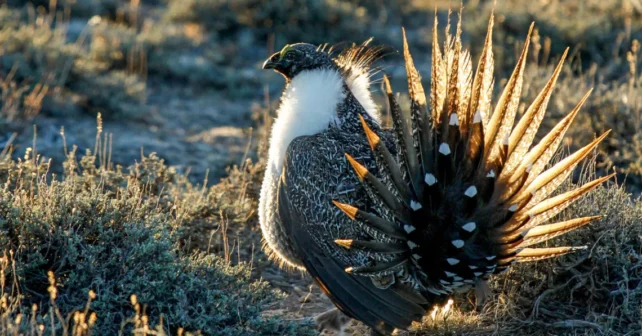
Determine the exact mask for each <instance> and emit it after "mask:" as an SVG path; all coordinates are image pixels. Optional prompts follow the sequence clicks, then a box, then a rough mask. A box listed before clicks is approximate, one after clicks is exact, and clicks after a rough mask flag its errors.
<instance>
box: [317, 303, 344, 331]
mask: <svg viewBox="0 0 642 336" xmlns="http://www.w3.org/2000/svg"><path fill="white" fill-rule="evenodd" d="M350 320H351V319H350V318H349V317H348V316H346V315H345V314H344V313H342V312H341V311H340V310H339V309H337V308H334V309H330V310H328V311H327V312H325V313H321V314H319V315H317V316H316V317H315V318H314V321H315V322H316V323H317V329H318V330H319V331H324V330H325V331H332V332H334V333H336V334H337V335H343V330H344V329H345V327H347V326H348V324H350Z"/></svg>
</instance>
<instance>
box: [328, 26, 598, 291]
mask: <svg viewBox="0 0 642 336" xmlns="http://www.w3.org/2000/svg"><path fill="white" fill-rule="evenodd" d="M492 25H493V17H491V19H490V22H489V26H488V36H487V38H486V41H485V46H484V50H483V52H482V57H481V58H480V61H479V64H478V69H477V72H476V74H475V76H474V78H473V76H472V69H471V67H470V57H469V55H468V53H467V52H466V51H463V50H462V49H461V41H460V36H461V20H460V23H459V24H458V25H457V33H456V35H455V36H454V37H453V36H450V35H447V42H446V45H445V48H444V53H443V54H442V53H441V51H440V49H439V47H438V42H437V41H436V37H437V34H436V33H435V34H434V38H435V40H434V41H433V62H432V65H433V70H432V74H433V78H432V84H431V94H430V97H431V99H432V102H431V104H430V106H431V108H432V109H433V110H432V111H430V112H428V111H427V110H426V106H427V104H426V102H425V95H424V92H423V87H422V85H421V82H420V75H419V73H418V72H417V70H416V69H415V67H414V63H413V60H412V57H411V55H410V51H409V47H408V44H407V42H406V40H405V34H404V58H405V60H406V70H407V77H408V91H409V95H410V99H411V107H410V113H407V112H404V111H402V110H401V109H400V108H399V105H398V104H397V102H396V100H395V96H394V94H393V93H392V89H391V88H390V83H389V81H388V80H387V78H385V77H384V83H385V85H386V94H387V96H388V100H389V103H390V106H391V112H392V118H393V127H394V130H393V133H394V134H395V135H396V137H395V139H396V142H395V151H396V152H398V153H399V154H398V157H397V161H395V160H393V159H392V158H391V155H390V154H389V153H390V149H389V148H388V147H386V144H385V143H382V142H381V141H379V134H382V133H381V132H383V131H379V132H377V131H374V130H372V129H371V128H370V127H369V125H368V124H367V123H366V122H363V121H362V128H363V130H364V134H365V135H366V138H367V139H368V140H369V144H370V147H371V149H372V151H373V152H374V154H375V155H374V157H375V161H376V164H375V166H376V167H375V169H374V170H373V169H372V168H367V167H366V166H365V165H364V164H363V162H364V161H363V160H358V159H356V158H355V157H354V155H352V153H350V152H349V151H348V152H347V154H346V156H347V159H348V162H349V163H350V165H351V166H352V168H353V170H354V171H355V173H356V175H357V176H358V177H359V180H360V181H361V183H362V186H363V188H364V189H365V190H367V191H368V192H367V193H366V194H367V195H368V196H369V197H370V198H371V200H372V201H373V202H374V203H375V204H379V205H380V206H379V207H378V208H377V211H378V213H376V214H373V213H368V216H367V218H366V217H365V216H363V215H361V216H357V215H355V214H361V213H362V212H361V210H360V209H359V208H358V207H355V206H352V205H351V204H349V203H348V204H346V203H339V202H337V203H335V204H336V205H337V206H338V208H339V209H340V210H342V211H343V212H345V213H346V215H347V216H348V217H349V218H351V219H353V220H355V221H357V222H362V223H364V224H366V225H369V224H368V223H375V222H376V223H377V225H379V226H383V229H380V230H379V231H380V232H384V235H385V232H393V233H394V236H393V235H388V237H387V238H389V239H390V240H389V241H387V242H384V241H381V240H379V243H380V244H375V243H373V242H374V241H377V238H374V239H373V238H372V237H366V239H365V240H355V239H337V240H335V242H336V243H337V244H338V245H340V246H341V247H343V248H346V249H348V250H353V251H368V252H370V253H374V254H386V255H394V259H393V260H392V261H391V260H388V259H386V260H385V261H378V262H376V263H375V264H374V265H373V264H371V263H370V264H368V265H367V267H366V268H365V269H364V268H363V267H361V266H360V265H359V264H354V265H350V266H349V267H347V268H346V271H347V272H352V273H357V274H359V275H365V276H370V277H377V276H382V275H387V274H390V273H391V272H392V273H395V272H400V273H402V274H405V273H407V274H412V277H411V278H410V280H408V279H406V281H408V283H409V284H410V286H412V287H413V288H415V289H416V290H417V291H419V292H424V293H432V294H437V295H445V294H450V293H453V292H457V291H461V290H466V289H468V288H470V287H471V286H472V285H473V284H476V283H478V282H479V281H484V280H486V279H488V277H489V276H490V275H491V274H495V273H499V272H501V271H503V270H505V269H507V267H509V266H510V265H511V264H512V263H514V262H523V261H535V260H541V259H546V258H551V257H556V256H559V255H563V254H566V253H569V252H572V251H575V250H578V249H581V247H559V248H530V247H528V246H532V245H534V244H537V243H540V242H543V241H546V240H548V239H551V238H553V237H557V236H559V235H561V234H563V233H567V232H569V231H571V230H574V229H576V228H579V227H581V226H583V225H586V224H588V223H589V222H591V221H593V220H596V219H598V217H587V218H580V219H577V220H571V221H567V222H563V223H559V224H551V225H549V226H539V225H541V224H542V223H544V222H545V221H547V220H548V219H550V218H551V217H552V216H554V215H555V214H557V213H559V212H560V211H561V210H563V209H564V208H566V207H567V206H569V205H570V204H571V203H572V202H573V201H575V200H577V199H578V198H579V197H581V196H582V195H584V194H586V193H587V192H589V191H590V190H592V189H593V188H595V187H596V186H597V185H599V184H600V183H602V182H604V181H606V180H607V179H608V178H609V177H610V176H606V177H603V178H599V179H596V180H594V181H591V182H589V183H587V184H585V185H583V186H580V187H579V188H577V189H575V190H572V191H570V192H567V193H564V194H561V195H558V196H555V197H551V198H549V196H550V195H551V193H552V192H553V191H555V190H556V189H557V187H558V186H559V185H560V184H561V183H562V182H563V181H564V180H566V179H567V178H568V176H569V174H570V173H571V172H572V170H573V169H574V168H575V167H576V166H577V164H578V163H579V162H580V161H581V160H583V159H584V158H585V157H586V156H588V155H589V153H590V152H592V151H593V149H594V148H595V147H596V146H597V145H598V144H599V143H600V141H602V139H604V137H605V136H606V135H607V134H608V132H607V133H605V134H603V135H601V136H600V137H598V138H596V139H595V140H594V141H593V142H591V143H590V144H588V145H586V146H585V147H583V148H582V149H580V150H578V151H577V152H575V153H573V154H571V155H569V156H568V157H566V158H564V159H563V160H561V161H560V162H558V163H556V164H555V165H553V166H552V167H551V168H549V169H547V170H544V167H545V166H546V165H547V164H548V163H549V160H550V159H551V158H552V156H553V154H554V153H555V152H556V151H557V148H558V146H559V144H560V142H561V138H562V137H563V136H564V133H565V131H566V129H567V128H568V125H569V124H570V121H572V118H573V117H574V115H575V114H576V113H577V110H579V108H580V107H581V105H582V103H583V102H584V101H585V100H586V97H584V99H582V101H581V102H580V104H578V106H577V107H576V108H575V109H574V110H573V111H572V112H571V113H570V114H569V116H568V117H567V118H564V119H563V120H562V121H560V123H559V124H558V126H556V127H555V128H554V129H553V130H552V131H551V133H549V135H548V136H546V137H544V138H543V139H542V141H541V142H540V143H539V144H537V145H535V146H534V147H533V148H532V149H530V150H529V148H530V147H531V144H532V142H533V140H534V138H535V134H536V132H537V129H538V127H539V124H540V123H541V121H542V119H543V117H544V112H545V109H546V105H547V103H548V100H549V98H550V96H551V94H552V91H553V87H554V85H555V82H556V81H557V78H558V76H559V74H560V72H561V69H562V65H563V62H564V59H565V57H566V53H564V55H563V56H562V59H561V60H560V63H559V65H558V66H557V68H556V69H555V71H554V72H553V75H552V76H551V79H550V80H549V82H548V83H547V84H546V86H545V87H544V88H543V90H542V92H541V93H540V94H539V95H538V96H537V98H536V99H535V101H534V102H533V103H532V104H531V106H530V107H529V108H528V109H527V110H526V113H525V114H524V115H523V116H522V118H521V119H520V120H518V121H517V124H516V125H515V117H516V114H517V109H518V106H519V100H520V95H521V87H522V82H523V79H524V78H523V75H524V69H525V67H526V59H527V54H528V48H529V40H530V34H531V32H532V29H533V26H531V28H530V30H529V33H528V35H527V38H526V43H525V45H524V48H523V51H522V53H521V56H520V58H519V60H518V62H517V65H516V67H515V70H514V71H513V74H512V76H511V77H510V79H509V80H508V82H507V84H506V87H505V88H504V91H503V93H502V94H501V95H500V98H499V100H498V102H497V104H496V106H495V108H494V110H493V112H492V113H490V96H491V88H492V83H493V79H492V67H493V57H492V50H491V46H492V39H491V35H492ZM435 27H436V26H435ZM435 29H436V28H435ZM489 113H490V114H489ZM514 125H515V126H514ZM386 181H389V182H388V183H386ZM377 215H378V216H380V218H377ZM401 230H403V232H404V233H405V237H400V236H399V233H400V232H401ZM529 230H535V231H534V233H532V234H529ZM404 244H405V249H404V248H402V247H403V246H404ZM385 245H388V246H387V247H386V246H385ZM374 246H376V249H374V248H373V247H374ZM404 257H405V258H407V262H406V263H403V258H404ZM373 258H376V257H373ZM400 265H401V266H402V268H403V269H405V270H406V272H405V273H404V272H403V271H399V267H400ZM355 270H358V271H355ZM364 270H366V271H364Z"/></svg>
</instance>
